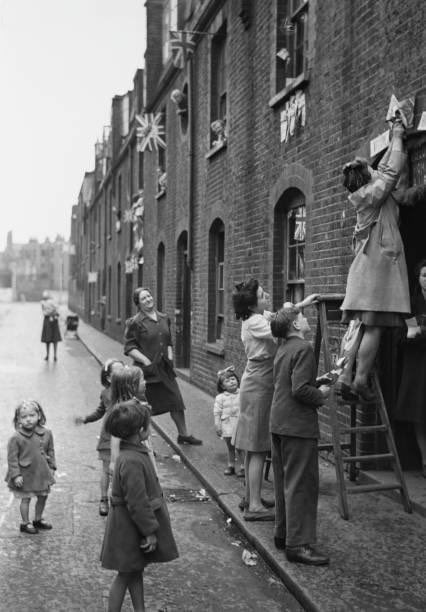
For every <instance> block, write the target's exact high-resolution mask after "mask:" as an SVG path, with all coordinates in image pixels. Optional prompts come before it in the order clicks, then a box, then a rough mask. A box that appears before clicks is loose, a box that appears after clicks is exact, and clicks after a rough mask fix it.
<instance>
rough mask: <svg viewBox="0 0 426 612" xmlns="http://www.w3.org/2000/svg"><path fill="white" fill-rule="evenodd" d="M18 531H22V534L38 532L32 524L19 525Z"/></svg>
mask: <svg viewBox="0 0 426 612" xmlns="http://www.w3.org/2000/svg"><path fill="white" fill-rule="evenodd" d="M19 531H23V532H24V533H38V530H37V529H36V528H35V527H34V525H33V524H32V523H21V524H20V525H19Z"/></svg>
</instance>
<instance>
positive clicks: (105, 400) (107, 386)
mask: <svg viewBox="0 0 426 612" xmlns="http://www.w3.org/2000/svg"><path fill="white" fill-rule="evenodd" d="M123 365H124V364H123V362H122V361H120V360H119V359H108V360H107V361H106V362H105V363H104V365H103V366H102V370H101V385H102V386H103V387H104V388H103V389H102V391H101V397H100V401H99V406H98V407H97V408H96V410H95V411H94V412H91V413H90V414H88V415H87V416H85V417H76V419H75V424H76V425H85V424H86V423H94V422H95V421H98V420H99V419H102V418H103V419H104V420H103V422H102V426H101V432H100V435H99V440H98V444H97V445H96V450H97V451H98V457H99V460H100V461H102V474H101V483H100V484H101V499H100V502H99V514H100V515H101V516H106V515H107V514H108V510H109V508H108V487H109V480H110V471H109V464H110V461H111V439H110V438H111V436H110V435H109V434H107V432H106V431H105V418H106V415H107V414H108V411H109V410H110V408H111V406H112V404H111V377H112V373H113V371H114V370H116V369H117V368H119V367H123Z"/></svg>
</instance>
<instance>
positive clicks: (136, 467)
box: [101, 440, 179, 572]
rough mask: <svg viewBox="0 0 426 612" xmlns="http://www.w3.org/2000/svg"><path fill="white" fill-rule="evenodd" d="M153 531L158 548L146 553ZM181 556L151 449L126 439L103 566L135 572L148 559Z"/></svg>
mask: <svg viewBox="0 0 426 612" xmlns="http://www.w3.org/2000/svg"><path fill="white" fill-rule="evenodd" d="M151 534H155V535H156V536H157V548H156V550H155V551H154V552H152V553H147V554H144V553H143V551H142V550H141V548H140V544H141V542H142V540H143V538H144V537H145V536H147V535H151ZM178 556H179V553H178V550H177V547H176V542H175V540H174V537H173V533H172V529H171V526H170V518H169V513H168V510H167V506H166V502H165V500H164V497H163V492H162V490H161V487H160V483H159V482H158V478H157V476H156V474H155V471H154V468H153V465H152V462H151V459H150V458H149V455H148V451H147V449H146V447H145V446H143V445H141V444H139V445H137V444H132V443H130V442H126V441H125V440H123V441H122V442H121V445H120V454H119V456H118V459H117V462H116V464H115V468H114V475H113V480H112V491H111V508H110V511H109V514H108V519H107V524H106V528H105V535H104V541H103V544H102V551H101V562H102V566H103V567H105V568H107V569H115V570H118V571H120V572H134V571H140V570H143V568H144V567H145V565H147V564H148V563H159V562H165V561H172V560H173V559H176V558H177V557H178Z"/></svg>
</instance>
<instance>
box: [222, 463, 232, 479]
mask: <svg viewBox="0 0 426 612" xmlns="http://www.w3.org/2000/svg"><path fill="white" fill-rule="evenodd" d="M223 473H224V474H225V476H232V475H233V474H235V468H234V466H232V465H228V467H227V468H226V469H224V470H223Z"/></svg>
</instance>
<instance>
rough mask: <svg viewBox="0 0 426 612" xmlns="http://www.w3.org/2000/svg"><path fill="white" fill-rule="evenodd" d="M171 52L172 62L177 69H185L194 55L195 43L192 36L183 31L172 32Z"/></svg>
mask: <svg viewBox="0 0 426 612" xmlns="http://www.w3.org/2000/svg"><path fill="white" fill-rule="evenodd" d="M170 50H171V52H172V61H173V64H174V65H175V66H176V68H184V67H185V64H186V62H187V61H188V59H189V58H190V56H191V55H192V54H193V53H194V50H195V42H194V41H193V40H192V36H191V35H190V34H189V33H188V32H185V31H183V30H179V31H177V32H170Z"/></svg>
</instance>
